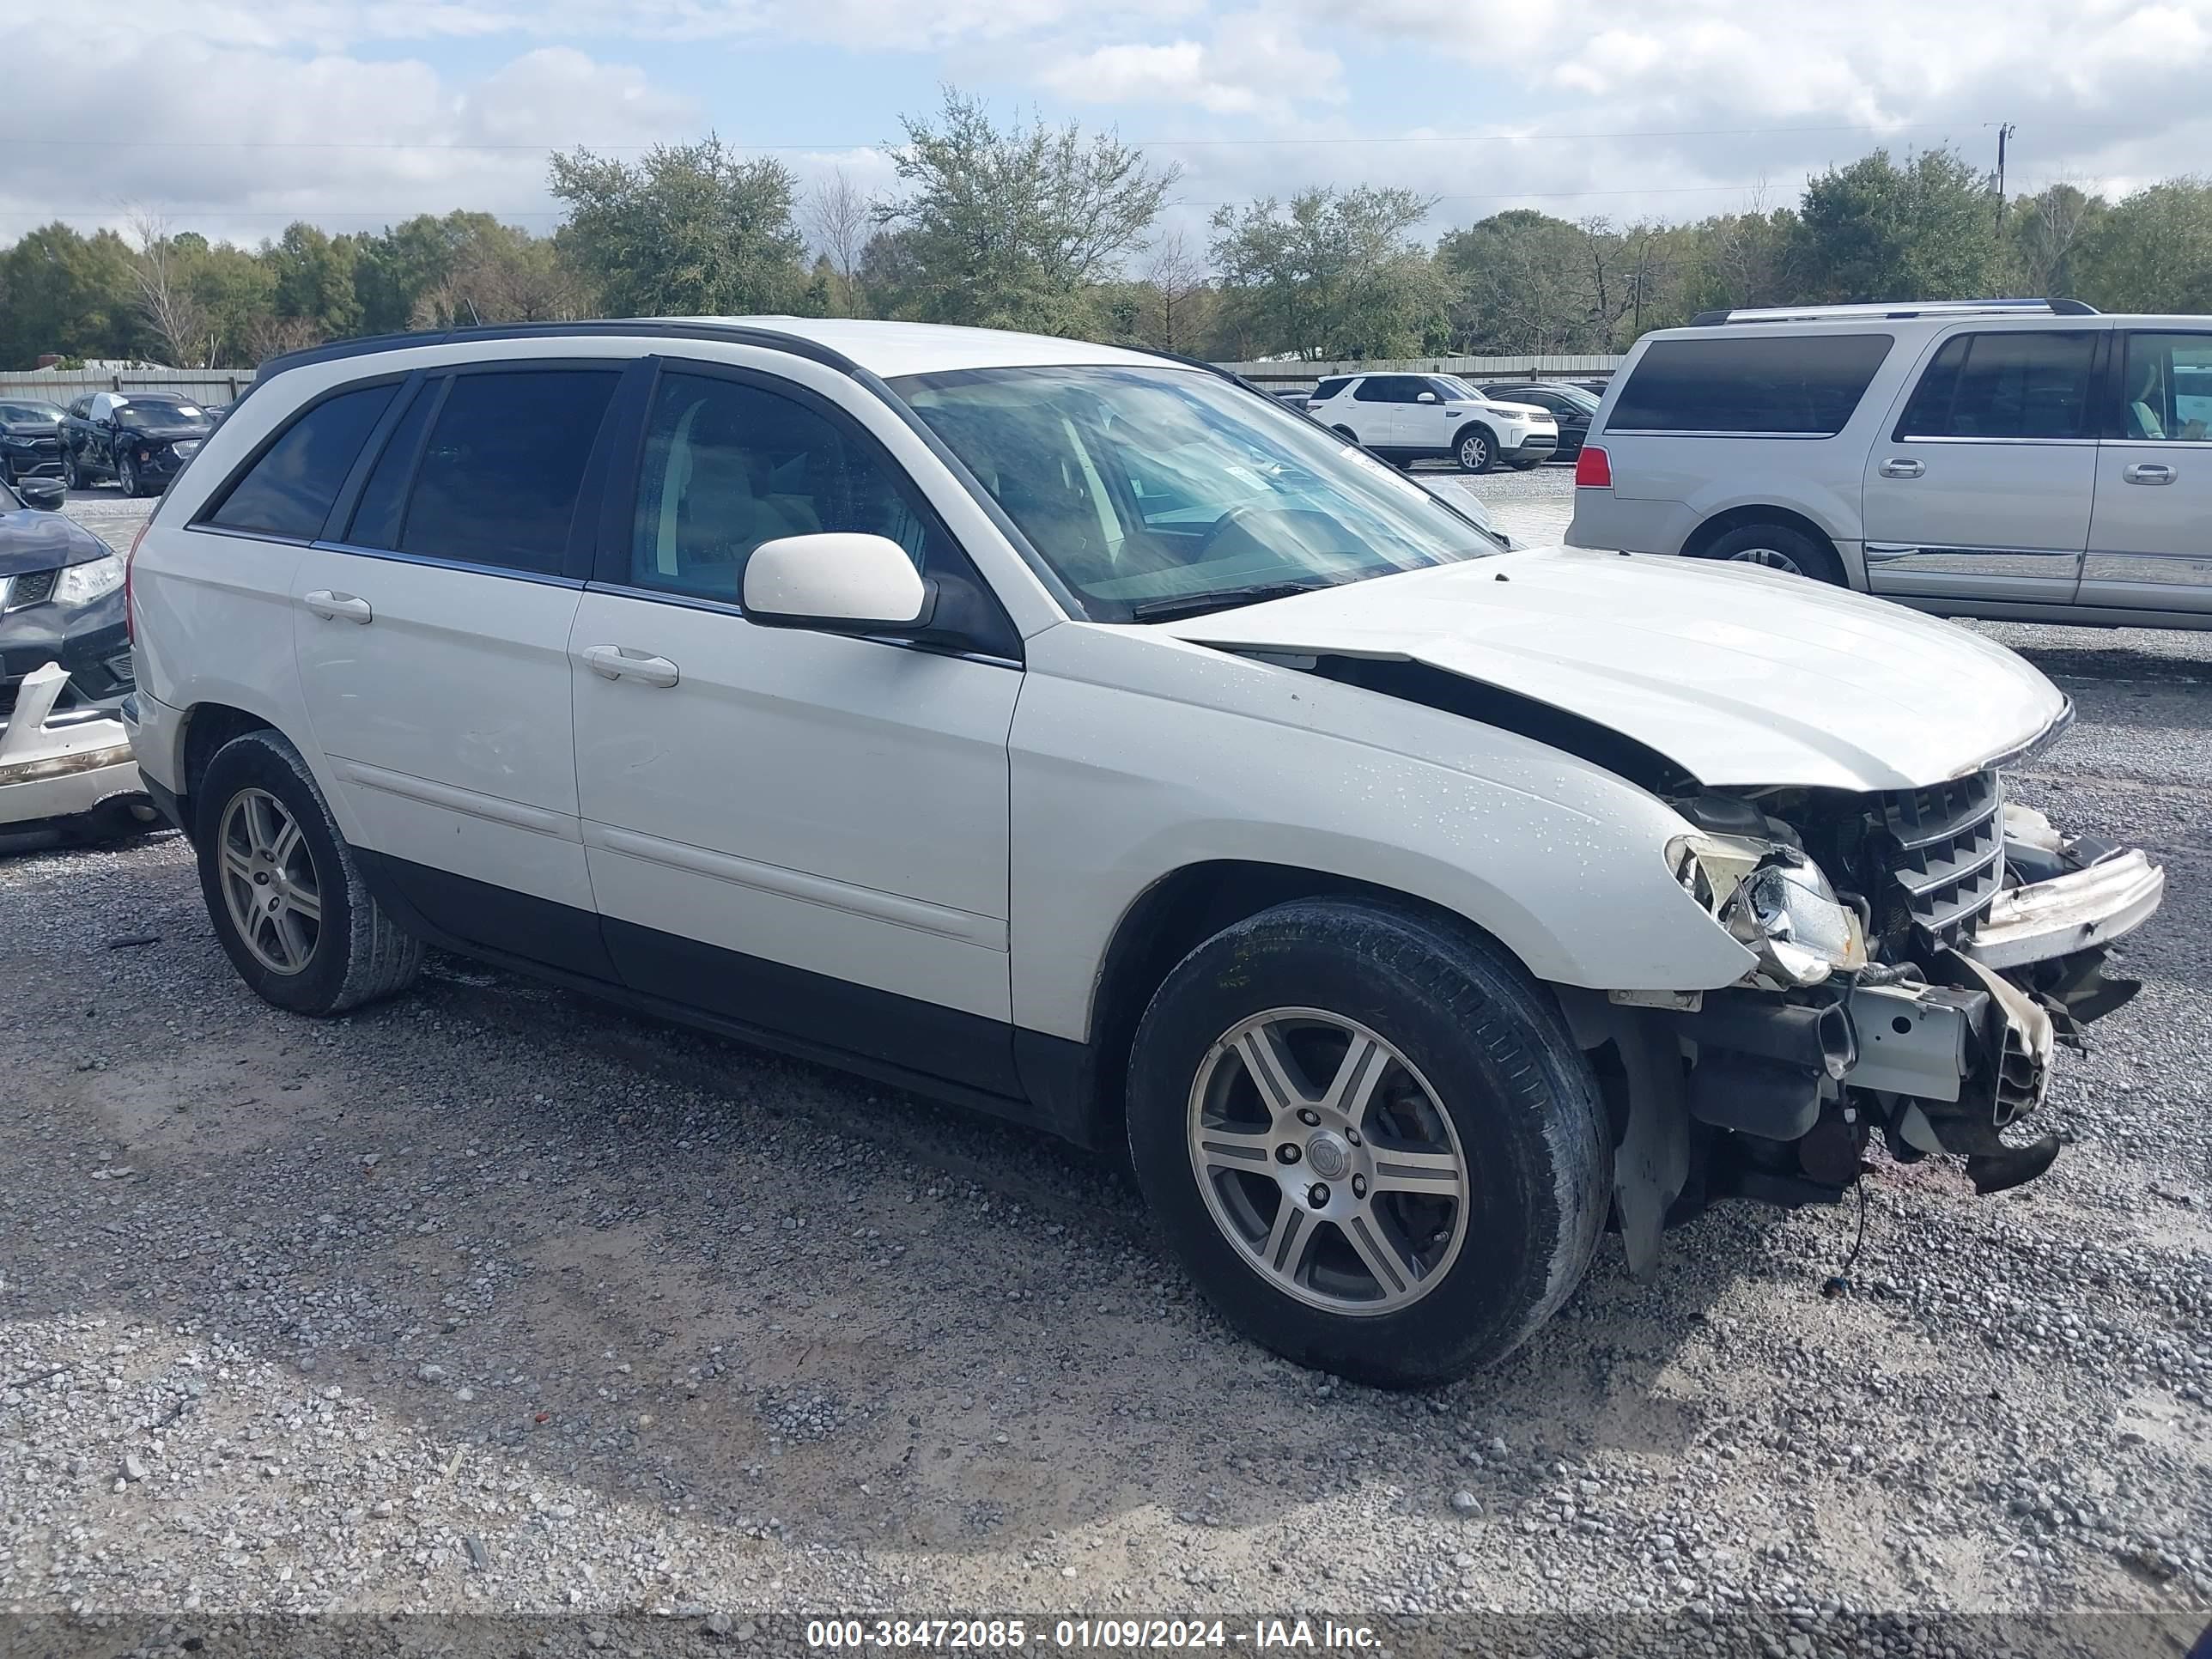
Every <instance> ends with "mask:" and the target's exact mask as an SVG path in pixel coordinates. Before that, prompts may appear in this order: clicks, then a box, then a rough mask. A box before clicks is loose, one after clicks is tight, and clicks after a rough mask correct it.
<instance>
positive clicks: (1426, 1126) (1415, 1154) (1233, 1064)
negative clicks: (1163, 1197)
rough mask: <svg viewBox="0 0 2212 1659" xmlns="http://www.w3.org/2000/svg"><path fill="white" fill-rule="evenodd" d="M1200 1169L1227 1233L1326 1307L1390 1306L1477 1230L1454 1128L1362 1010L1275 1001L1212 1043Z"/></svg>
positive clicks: (1274, 1280)
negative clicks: (1472, 1227) (1363, 1020)
mask: <svg viewBox="0 0 2212 1659" xmlns="http://www.w3.org/2000/svg"><path fill="white" fill-rule="evenodd" d="M1189 1143H1190V1160H1191V1170H1192V1172H1193V1174H1194V1175H1195V1176H1196V1177H1197V1179H1198V1182H1199V1186H1200V1188H1201V1189H1202V1190H1203V1192H1204V1194H1205V1196H1206V1210H1207V1212H1208V1213H1209V1214H1211V1215H1212V1218H1213V1221H1214V1225H1216V1226H1218V1227H1219V1228H1220V1230H1221V1231H1222V1235H1223V1236H1224V1237H1225V1238H1227V1239H1228V1240H1229V1242H1230V1243H1231V1244H1232V1245H1234V1246H1235V1247H1236V1248H1237V1250H1238V1251H1239V1253H1240V1254H1242V1255H1243V1257H1244V1259H1245V1261H1247V1262H1248V1263H1249V1265H1250V1266H1251V1267H1253V1268H1254V1269H1255V1271H1256V1272H1258V1273H1260V1274H1261V1276H1262V1277H1264V1278H1266V1279H1267V1280H1268V1281H1269V1282H1270V1283H1271V1284H1272V1285H1273V1286H1274V1288H1275V1289H1277V1290H1279V1291H1283V1292H1284V1293H1285V1294H1286V1295H1289V1296H1292V1297H1297V1299H1298V1300H1299V1301H1301V1302H1304V1303H1306V1304H1309V1305H1311V1306H1314V1307H1317V1308H1321V1309H1323V1310H1327V1311H1328V1312H1330V1313H1337V1314H1350V1315H1355V1316H1359V1315H1375V1314H1388V1313H1396V1312H1398V1311H1400V1310H1401V1309H1404V1308H1406V1307H1408V1306H1410V1305H1411V1304H1413V1303H1415V1302H1418V1301H1419V1300H1420V1299H1421V1297H1424V1296H1425V1295H1426V1294H1427V1293H1428V1292H1429V1291H1431V1290H1432V1289H1433V1288H1435V1286H1436V1285H1437V1284H1438V1283H1440V1282H1441V1281H1442V1280H1443V1276H1444V1275H1445V1274H1446V1273H1448V1272H1449V1270H1450V1268H1451V1265H1452V1263H1453V1261H1455V1259H1456V1258H1457V1257H1458V1255H1459V1252H1460V1249H1461V1247H1462V1244H1464V1243H1465V1242H1466V1238H1467V1231H1468V1193H1469V1187H1468V1165H1467V1158H1466V1154H1465V1153H1464V1152H1463V1151H1462V1148H1461V1146H1460V1141H1459V1133H1458V1131H1457V1130H1456V1129H1455V1127H1453V1125H1452V1121H1451V1119H1450V1117H1449V1115H1447V1114H1446V1113H1445V1111H1444V1110H1443V1108H1442V1106H1441V1105H1440V1104H1439V1103H1437V1096H1436V1093H1435V1091H1433V1090H1432V1089H1431V1088H1430V1086H1429V1085H1428V1083H1427V1081H1426V1080H1425V1079H1423V1078H1422V1076H1421V1074H1420V1073H1419V1070H1417V1069H1416V1068H1415V1067H1414V1066H1413V1063H1412V1062H1411V1061H1410V1060H1407V1058H1406V1057H1405V1056H1404V1055H1403V1054H1401V1053H1399V1051H1398V1050H1397V1049H1396V1048H1393V1047H1392V1046H1391V1045H1390V1044H1389V1042H1386V1041H1384V1040H1383V1038H1382V1037H1381V1036H1377V1035H1376V1033H1375V1032H1373V1031H1371V1030H1368V1028H1367V1027H1365V1026H1364V1025H1362V1024H1359V1023H1358V1021H1356V1020H1352V1019H1347V1018H1344V1017H1343V1016H1341V1015H1339V1014H1333V1013H1328V1012H1325V1011H1323V1010H1321V1009H1316V1008H1273V1009H1269V1010H1268V1011H1267V1012H1265V1013H1260V1014H1255V1015H1253V1016H1252V1017H1251V1018H1248V1019H1245V1020H1242V1021H1240V1022H1239V1023H1238V1024H1236V1025H1234V1026H1232V1027H1231V1029H1230V1030H1227V1031H1225V1032H1224V1033H1223V1034H1222V1036H1221V1037H1220V1039H1219V1040H1218V1041H1217V1042H1215V1043H1214V1044H1213V1046H1212V1048H1210V1049H1208V1050H1207V1051H1206V1058H1205V1060H1203V1061H1201V1062H1200V1066H1199V1069H1198V1076H1197V1078H1196V1079H1195V1081H1194V1083H1193V1084H1192V1085H1191V1091H1190V1106H1189Z"/></svg>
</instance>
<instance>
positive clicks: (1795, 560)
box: [1703, 524, 1844, 587]
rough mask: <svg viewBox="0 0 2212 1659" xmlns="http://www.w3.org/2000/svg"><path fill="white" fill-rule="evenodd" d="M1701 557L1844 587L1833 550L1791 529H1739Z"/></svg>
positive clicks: (1774, 526) (1722, 537)
mask: <svg viewBox="0 0 2212 1659" xmlns="http://www.w3.org/2000/svg"><path fill="white" fill-rule="evenodd" d="M1703 556H1704V557H1705V558H1708V559H1726V560H1729V562H1732V563H1735V564H1757V565H1764V566H1765V567H1766V568H1768V569H1769V570H1779V571H1782V572H1784V574H1788V575H1792V576H1810V577H1812V578H1813V579H1814V580H1815V581H1823V582H1832V583H1834V584H1835V585H1836V586H1838V587H1841V586H1844V563H1843V561H1842V560H1841V559H1838V557H1837V556H1836V553H1835V550H1834V549H1833V548H1832V547H1829V546H1828V545H1827V544H1826V543H1824V542H1821V541H1819V540H1816V539H1815V538H1813V537H1811V536H1808V535H1807V534H1806V533H1805V532H1803V531H1802V530H1799V529H1797V528H1796V526H1791V525H1786V524H1746V525H1738V526H1736V527H1735V529H1733V530H1729V531H1724V532H1722V534H1720V535H1719V536H1717V537H1716V538H1714V539H1713V542H1712V544H1711V546H1709V547H1707V548H1706V549H1705V553H1704V555H1703Z"/></svg>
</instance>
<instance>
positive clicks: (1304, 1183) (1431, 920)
mask: <svg viewBox="0 0 2212 1659" xmlns="http://www.w3.org/2000/svg"><path fill="white" fill-rule="evenodd" d="M1128 1110H1129V1146H1130V1152H1131V1153H1132V1156H1133V1159H1134V1162H1135V1164H1136V1169H1137V1175H1138V1179H1139V1183H1140V1184H1141V1185H1142V1187H1143V1188H1144V1191H1145V1195H1146V1199H1147V1200H1148V1201H1149V1202H1150V1203H1151V1205H1152V1209H1153V1212H1154V1213H1155V1214H1156V1215H1157V1216H1158V1219H1159V1223H1160V1226H1161V1230H1162V1232H1163V1234H1164V1237H1166V1239H1167V1241H1168V1243H1170V1246H1171V1248H1173V1249H1174V1250H1175V1252H1176V1255H1178V1256H1179V1257H1180V1258H1181V1259H1182V1262H1183V1265H1184V1266H1185V1267H1187V1268H1188V1271H1189V1272H1190V1273H1191V1275H1192V1277H1193V1278H1194V1279H1196V1280H1197V1281H1198V1283H1199V1285H1200V1288H1201V1289H1203V1290H1204V1291H1206V1296H1207V1297H1208V1298H1209V1299H1210V1300H1211V1301H1212V1303H1213V1304H1214V1306H1215V1307H1216V1308H1217V1309H1218V1310H1220V1312H1221V1314H1222V1316H1224V1317H1225V1318H1226V1319H1227V1320H1228V1321H1229V1322H1231V1324H1233V1325H1235V1326H1236V1327H1237V1328H1239V1329H1240V1330H1242V1331H1243V1332H1244V1333H1245V1334H1248V1335H1249V1336H1251V1337H1253V1338H1254V1339H1255V1340H1258V1341H1260V1342H1261V1343H1263V1344H1265V1345H1266V1346H1268V1347H1270V1348H1273V1350H1275V1351H1276V1352H1278V1353H1280V1354H1283V1355H1285V1357H1287V1358H1291V1359H1295V1360H1297V1361H1298V1362H1300V1363H1301V1364H1309V1365H1315V1366H1318V1367H1320V1368H1321V1369H1322V1370H1330V1371H1334V1372H1336V1373H1338V1374H1339V1375H1340V1376H1347V1377H1351V1378H1352V1379H1354V1380H1356V1381H1358V1382H1362V1383H1374V1384H1376V1385H1379V1386H1383V1387H1390V1388H1415V1387H1424V1386H1427V1385H1430V1384H1433V1383H1444V1382H1449V1381H1450V1380H1452V1379H1454V1378H1455V1377H1459V1376H1465V1375H1466V1374H1467V1373H1468V1372H1469V1371H1471V1370H1475V1369H1477V1368H1479V1367H1480V1366H1483V1365H1486V1364H1491V1363H1492V1362H1493V1361H1495V1360H1497V1359H1499V1358H1503V1357H1504V1355H1506V1354H1508V1353H1510V1352H1512V1351H1513V1349H1514V1348H1515V1347H1516V1346H1519V1345H1520V1343H1521V1342H1522V1340H1525V1339H1526V1338H1527V1337H1528V1335H1529V1334H1530V1333H1531V1332H1533V1331H1534V1329H1535V1328H1537V1327H1538V1326H1539V1325H1541V1324H1542V1323H1543V1322H1544V1321H1545V1320H1546V1319H1547V1318H1549V1317H1550V1316H1551V1315H1552V1313H1553V1311H1554V1310H1556V1309H1557V1308H1558V1307H1559V1304H1561V1303H1562V1302H1564V1301H1565V1299H1566V1297H1567V1296H1568V1294H1569V1293H1570V1292H1571V1291H1573V1289H1574V1288H1575V1286H1576V1285H1577V1284H1578V1283H1579V1282H1580V1281H1581V1279H1582V1277H1583V1273H1584V1271H1585V1270H1586V1269H1587V1267H1588V1266H1589V1260H1590V1256H1591V1255H1592V1252H1593V1251H1594V1250H1595V1247H1596V1242H1597V1237H1598V1233H1599V1229H1600V1226H1601V1223H1602V1221H1603V1219H1604V1217H1605V1213H1606V1203H1607V1191H1608V1188H1609V1186H1610V1176H1609V1170H1608V1168H1607V1164H1608V1154H1607V1137H1606V1135H1605V1133H1604V1132H1603V1125H1604V1115H1603V1111H1602V1108H1601V1105H1600V1103H1599V1099H1598V1094H1597V1089H1596V1085H1595V1080H1594V1079H1593V1078H1592V1076H1591V1073H1590V1070H1589V1064H1588V1062H1587V1060H1585V1059H1584V1058H1583V1054H1582V1052H1581V1051H1580V1050H1579V1049H1578V1048H1577V1047H1576V1046H1575V1043H1574V1042H1573V1040H1572V1038H1571V1036H1569V1034H1568V1032H1567V1031H1566V1030H1565V1025H1564V1024H1563V1023H1562V1021H1561V1019H1560V1017H1559V1012H1558V1011H1557V1010H1556V1008H1554V1007H1553V1006H1552V1004H1551V1002H1550V1000H1549V999H1548V998H1547V996H1546V995H1545V994H1544V993H1543V992H1542V991H1541V989H1540V988H1539V987H1537V986H1536V985H1535V983H1534V981H1531V980H1530V979H1529V978H1528V975H1527V974H1526V973H1525V972H1524V971H1523V970H1522V969H1521V967H1520V966H1519V964H1517V963H1515V962H1513V961H1512V960H1511V959H1510V957H1507V956H1506V955H1505V954H1504V952H1503V951H1500V950H1499V949H1498V947H1497V946H1496V945H1493V944H1491V943H1490V942H1489V941H1487V940H1486V939H1483V938H1482V937H1481V936H1480V934H1478V933H1475V932H1474V930H1473V929H1471V928H1468V927H1464V926H1463V925H1461V924H1458V923H1455V922H1454V921H1450V920H1449V919H1443V918H1437V917H1435V916H1431V915H1427V914H1425V913H1424V912H1420V911H1418V910H1415V909H1413V908H1410V907H1407V908H1399V907H1396V906H1394V905H1391V904H1389V903H1387V902H1357V901H1351V900H1338V899H1322V900H1310V901H1301V902H1296V903H1291V904H1285V905H1282V906H1279V907H1278V908H1274V909H1272V910H1268V911H1265V912H1263V913H1261V915H1257V916H1255V917H1253V918H1251V919H1250V920H1249V921H1243V922H1240V923H1238V924H1237V925H1236V926H1234V927H1230V928H1228V929H1227V930H1225V932H1223V933H1218V934H1217V935H1215V936H1214V937H1213V938H1212V939H1209V940H1208V941H1206V943H1205V944H1204V945H1200V946H1199V948H1198V949H1197V950H1195V951H1193V952H1192V953H1191V954H1190V955H1189V956H1188V957H1185V958H1184V960H1183V961H1182V963H1180V964H1179V965H1178V966H1177V967H1176V969H1175V970H1174V971H1173V972H1172V973H1170V975H1168V978H1167V980H1166V981H1165V982H1164V984H1163V985H1162V986H1161V987H1160V989H1159V991H1158V994H1156V995H1155V996H1154V998H1153V999H1152V1006H1151V1007H1150V1008H1149V1009H1147V1010H1146V1014H1145V1018H1144V1021H1143V1023H1142V1024H1141V1025H1140V1027H1139V1030H1138V1034H1137V1041H1136V1046H1135V1048H1134V1049H1133V1053H1132V1055H1131V1060H1130V1072H1129V1107H1128Z"/></svg>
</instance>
